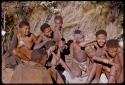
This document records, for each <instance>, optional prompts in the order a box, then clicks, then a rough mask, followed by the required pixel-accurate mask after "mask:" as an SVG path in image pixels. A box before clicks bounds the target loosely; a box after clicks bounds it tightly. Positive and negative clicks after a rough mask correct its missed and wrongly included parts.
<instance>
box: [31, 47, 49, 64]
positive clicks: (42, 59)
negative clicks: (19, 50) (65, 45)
mask: <svg viewBox="0 0 125 85" xmlns="http://www.w3.org/2000/svg"><path fill="white" fill-rule="evenodd" d="M47 60H48V55H47V51H46V50H45V49H44V48H42V49H35V50H33V52H32V55H31V61H33V62H36V63H39V64H42V65H45V64H46V61H47Z"/></svg>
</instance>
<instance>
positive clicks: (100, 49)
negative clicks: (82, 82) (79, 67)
mask: <svg viewBox="0 0 125 85" xmlns="http://www.w3.org/2000/svg"><path fill="white" fill-rule="evenodd" d="M95 35H96V40H95V41H93V42H92V43H89V44H87V45H86V46H92V47H94V48H95V49H96V56H98V57H101V56H103V55H105V53H106V38H107V32H106V31H105V30H99V31H97V32H96V34H95ZM96 67H97V68H96V75H95V80H94V82H99V78H100V76H101V69H102V65H101V64H99V63H98V64H96Z"/></svg>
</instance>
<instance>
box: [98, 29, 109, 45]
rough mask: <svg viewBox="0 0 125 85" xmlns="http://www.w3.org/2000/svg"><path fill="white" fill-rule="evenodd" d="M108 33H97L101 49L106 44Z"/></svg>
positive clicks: (103, 31)
mask: <svg viewBox="0 0 125 85" xmlns="http://www.w3.org/2000/svg"><path fill="white" fill-rule="evenodd" d="M106 37H107V32H106V31H105V30H99V31H97V32H96V41H97V44H98V46H99V47H103V46H104V45H105V43H106Z"/></svg>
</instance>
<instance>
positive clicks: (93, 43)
mask: <svg viewBox="0 0 125 85" xmlns="http://www.w3.org/2000/svg"><path fill="white" fill-rule="evenodd" d="M96 43H97V42H96V41H95V40H94V41H91V42H89V43H87V44H85V47H87V46H93V45H96Z"/></svg>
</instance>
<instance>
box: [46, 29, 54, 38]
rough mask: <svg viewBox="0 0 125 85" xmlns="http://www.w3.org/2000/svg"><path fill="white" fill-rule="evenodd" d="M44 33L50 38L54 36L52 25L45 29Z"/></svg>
mask: <svg viewBox="0 0 125 85" xmlns="http://www.w3.org/2000/svg"><path fill="white" fill-rule="evenodd" d="M44 35H45V36H46V37H48V38H50V37H52V30H51V28H50V27H48V28H46V29H45V30H44Z"/></svg>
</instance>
